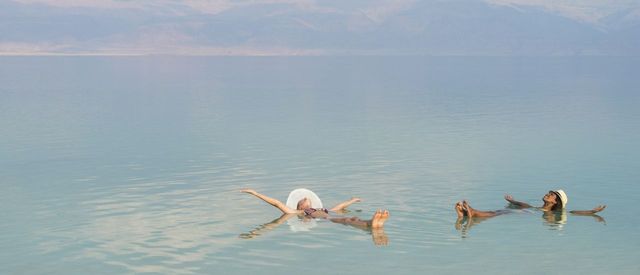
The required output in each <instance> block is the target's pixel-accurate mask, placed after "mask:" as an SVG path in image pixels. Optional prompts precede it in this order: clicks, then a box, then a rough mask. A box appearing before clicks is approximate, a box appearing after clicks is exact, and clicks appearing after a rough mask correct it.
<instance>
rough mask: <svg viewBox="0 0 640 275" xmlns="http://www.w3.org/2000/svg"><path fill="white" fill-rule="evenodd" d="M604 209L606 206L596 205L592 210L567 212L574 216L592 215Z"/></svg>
mask: <svg viewBox="0 0 640 275" xmlns="http://www.w3.org/2000/svg"><path fill="white" fill-rule="evenodd" d="M605 208H607V206H606V205H598V206H597V207H596V208H593V209H592V210H573V211H569V213H571V214H576V215H593V214H595V213H598V212H600V211H602V210H604V209H605Z"/></svg>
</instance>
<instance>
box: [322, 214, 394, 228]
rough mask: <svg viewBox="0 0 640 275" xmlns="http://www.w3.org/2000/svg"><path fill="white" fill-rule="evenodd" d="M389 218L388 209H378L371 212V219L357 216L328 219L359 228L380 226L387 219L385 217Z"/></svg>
mask: <svg viewBox="0 0 640 275" xmlns="http://www.w3.org/2000/svg"><path fill="white" fill-rule="evenodd" d="M388 218H389V211H387V210H384V211H382V210H378V211H376V213H374V214H373V217H372V218H371V220H368V221H367V220H361V219H359V218H357V217H350V218H330V219H329V220H331V221H332V222H335V223H341V224H345V225H351V226H353V227H357V228H360V229H367V228H382V227H383V226H384V223H385V222H386V221H387V219H388Z"/></svg>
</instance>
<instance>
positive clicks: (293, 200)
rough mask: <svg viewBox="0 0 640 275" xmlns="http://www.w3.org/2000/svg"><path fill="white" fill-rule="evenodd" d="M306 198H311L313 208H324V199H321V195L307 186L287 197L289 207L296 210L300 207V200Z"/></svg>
mask: <svg viewBox="0 0 640 275" xmlns="http://www.w3.org/2000/svg"><path fill="white" fill-rule="evenodd" d="M304 198H307V199H309V200H311V207H312V208H322V201H321V200H320V197H318V195H316V193H313V191H311V190H309V189H305V188H299V189H296V190H293V191H291V193H289V197H288V198H287V207H289V208H291V209H294V210H295V209H296V208H297V207H298V202H299V201H300V200H302V199H304Z"/></svg>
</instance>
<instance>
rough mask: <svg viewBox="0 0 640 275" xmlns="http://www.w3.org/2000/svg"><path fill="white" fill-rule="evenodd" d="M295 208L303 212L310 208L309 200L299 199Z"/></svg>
mask: <svg viewBox="0 0 640 275" xmlns="http://www.w3.org/2000/svg"><path fill="white" fill-rule="evenodd" d="M296 208H297V210H305V209H308V208H311V200H310V199H307V198H304V199H301V200H300V201H298V206H297V207H296Z"/></svg>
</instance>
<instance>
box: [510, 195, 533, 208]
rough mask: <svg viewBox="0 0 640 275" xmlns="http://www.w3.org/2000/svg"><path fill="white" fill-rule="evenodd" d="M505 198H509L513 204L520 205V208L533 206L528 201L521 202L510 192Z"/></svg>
mask: <svg viewBox="0 0 640 275" xmlns="http://www.w3.org/2000/svg"><path fill="white" fill-rule="evenodd" d="M504 199H505V200H507V201H508V202H509V203H511V205H513V206H516V207H519V208H531V207H532V206H531V205H529V204H528V203H526V202H519V201H516V200H514V199H513V197H512V196H511V195H509V194H507V195H504Z"/></svg>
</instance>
